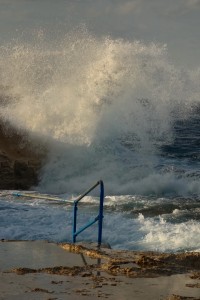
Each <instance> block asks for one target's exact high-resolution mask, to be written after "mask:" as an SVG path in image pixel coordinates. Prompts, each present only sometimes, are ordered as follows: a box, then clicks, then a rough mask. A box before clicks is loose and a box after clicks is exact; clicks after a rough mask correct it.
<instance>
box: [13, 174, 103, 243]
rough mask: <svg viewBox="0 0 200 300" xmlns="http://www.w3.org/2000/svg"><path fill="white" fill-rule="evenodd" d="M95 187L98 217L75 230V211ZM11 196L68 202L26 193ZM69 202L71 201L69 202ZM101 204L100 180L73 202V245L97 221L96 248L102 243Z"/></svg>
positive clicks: (101, 187) (101, 184)
mask: <svg viewBox="0 0 200 300" xmlns="http://www.w3.org/2000/svg"><path fill="white" fill-rule="evenodd" d="M97 186H100V197H99V200H100V202H99V213H98V215H97V216H96V217H95V218H94V219H93V220H92V221H90V222H88V223H87V224H86V225H84V226H83V227H81V228H79V229H78V230H77V211H78V203H79V202H80V201H81V200H82V199H83V198H84V197H85V196H87V195H88V194H89V193H90V192H91V191H92V190H94V189H95V188H96V187H97ZM12 195H13V196H17V197H29V198H37V199H47V200H53V201H64V202H68V201H67V200H63V199H60V198H57V197H48V196H44V195H34V194H27V193H20V192H17V193H16V192H15V193H12ZM69 202H71V201H69ZM103 203H104V184H103V181H102V180H99V181H97V183H95V185H93V186H92V187H91V188H90V189H89V190H87V191H86V192H85V193H83V194H82V195H81V196H79V197H78V198H77V199H76V200H74V203H73V204H74V206H73V228H72V241H73V243H76V237H77V236H78V235H79V234H80V233H81V232H83V231H84V230H85V229H87V228H88V227H90V226H92V225H93V224H95V223H96V222H97V221H98V246H100V245H101V241H102V227H103Z"/></svg>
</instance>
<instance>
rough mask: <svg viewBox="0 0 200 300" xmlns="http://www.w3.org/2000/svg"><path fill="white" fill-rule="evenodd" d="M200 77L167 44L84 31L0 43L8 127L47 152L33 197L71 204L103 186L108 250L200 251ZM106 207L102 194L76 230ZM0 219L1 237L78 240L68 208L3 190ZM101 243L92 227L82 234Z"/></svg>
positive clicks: (84, 210)
mask: <svg viewBox="0 0 200 300" xmlns="http://www.w3.org/2000/svg"><path fill="white" fill-rule="evenodd" d="M199 79H200V68H196V69H195V70H186V69H184V68H183V69H180V68H177V67H175V66H174V65H173V64H172V62H171V61H170V57H169V53H168V50H167V46H166V45H161V44H156V43H148V44H145V43H144V42H141V41H128V40H123V39H112V38H111V37H102V38H99V37H96V36H94V35H92V34H91V33H89V32H88V31H87V30H86V29H85V28H79V29H76V30H73V31H72V32H69V33H67V34H66V35H65V37H64V38H63V37H62V39H60V38H57V39H56V40H54V41H49V40H48V39H47V37H46V36H45V34H44V33H43V32H42V31H40V32H38V33H37V35H35V37H34V41H33V42H32V43H25V42H20V41H19V40H17V41H12V42H11V43H9V44H6V45H4V46H1V47H0V89H1V90H3V93H4V94H5V95H6V97H5V99H6V100H5V101H4V103H3V104H1V111H0V119H1V121H2V122H4V123H7V124H11V125H12V126H13V127H14V128H15V129H16V130H17V131H18V132H21V131H23V132H26V134H25V136H24V139H25V140H26V142H28V141H29V140H30V141H31V140H32V139H34V138H36V137H37V141H38V145H37V147H38V149H40V148H41V147H45V149H48V151H47V153H48V154H47V157H46V160H45V163H44V165H43V168H42V170H41V172H40V178H39V179H40V180H39V184H38V186H35V187H33V188H32V191H28V192H30V193H32V192H34V193H35V192H37V193H42V194H43V193H46V194H48V195H51V196H53V195H58V196H59V197H60V198H62V199H73V198H74V197H76V196H78V195H79V194H81V193H82V192H84V191H85V190H86V189H87V188H89V187H90V186H91V185H93V184H94V183H95V182H96V181H97V180H99V179H102V180H103V181H104V184H105V195H106V197H105V206H104V225H103V241H104V242H105V243H109V244H110V245H111V247H113V248H122V249H134V250H157V251H172V252H177V251H199V250H200V171H199V166H200V149H199V146H200V116H199V111H200V97H199V96H200V86H199ZM39 141H41V143H40V142H39ZM37 147H36V148H37ZM97 210H98V191H97V192H96V193H94V194H91V195H90V196H87V197H86V198H85V199H84V200H83V203H82V204H81V207H80V215H79V221H78V222H79V225H80V226H82V225H83V224H84V223H85V221H86V220H88V219H90V218H91V217H92V216H93V217H94V215H95V214H96V211H97ZM0 215H1V219H0V238H1V239H18V240H19V239H22V240H35V239H45V240H50V241H59V242H62V241H70V240H71V231H72V205H71V204H70V203H68V204H67V203H65V202H60V203H58V202H56V201H48V200H44V199H42V200H41V199H39V198H38V199H31V198H30V199H27V198H23V197H22V198H16V197H14V196H13V195H12V191H1V192H0ZM96 239H97V228H95V227H94V228H91V229H88V230H87V231H85V232H84V233H82V234H81V235H80V237H78V240H84V241H95V240H96Z"/></svg>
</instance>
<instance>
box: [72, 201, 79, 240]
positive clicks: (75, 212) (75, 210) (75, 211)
mask: <svg viewBox="0 0 200 300" xmlns="http://www.w3.org/2000/svg"><path fill="white" fill-rule="evenodd" d="M77 204H78V203H77V202H76V201H74V221H73V229H72V230H73V232H72V237H73V243H76V219H77V210H78V207H77Z"/></svg>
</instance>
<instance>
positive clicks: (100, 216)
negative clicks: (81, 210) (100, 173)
mask: <svg viewBox="0 0 200 300" xmlns="http://www.w3.org/2000/svg"><path fill="white" fill-rule="evenodd" d="M98 185H100V203H99V214H98V215H97V216H96V218H94V220H92V221H90V222H89V223H87V224H86V225H85V226H83V227H81V228H80V229H79V230H77V229H76V227H77V211H78V203H79V202H80V201H81V199H83V198H84V197H85V196H87V195H88V194H89V193H90V192H91V191H92V190H94V189H95V188H96V187H97V186H98ZM103 202H104V184H103V181H102V180H99V181H97V183H96V184H95V185H93V186H92V187H91V188H90V189H89V190H87V191H86V192H84V193H83V194H82V195H81V196H79V197H78V198H77V199H76V200H75V201H74V211H73V213H74V221H73V229H72V239H73V243H76V237H77V235H78V234H80V233H81V232H83V231H84V230H85V229H87V228H88V227H90V226H92V225H93V224H94V223H96V222H97V221H98V246H100V245H101V241H102V226H103Z"/></svg>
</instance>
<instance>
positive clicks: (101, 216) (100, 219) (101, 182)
mask: <svg viewBox="0 0 200 300" xmlns="http://www.w3.org/2000/svg"><path fill="white" fill-rule="evenodd" d="M99 184H100V205H99V222H98V225H99V229H98V246H100V245H101V241H102V227H103V201H104V184H103V181H102V180H100V181H99Z"/></svg>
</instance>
